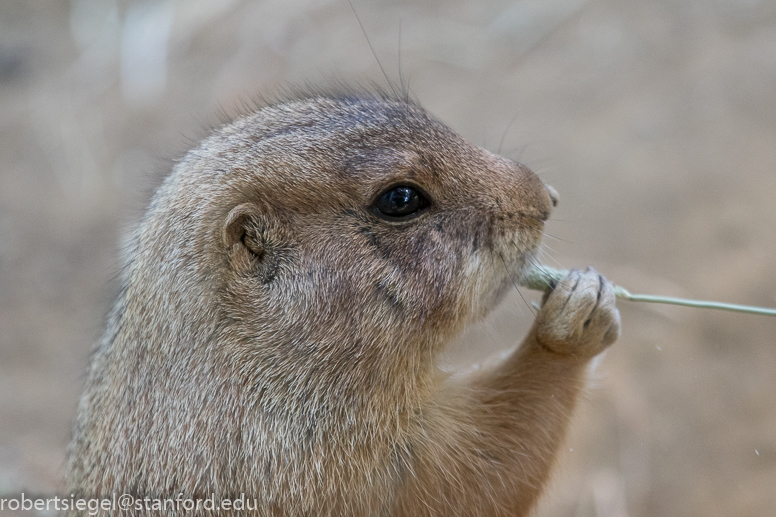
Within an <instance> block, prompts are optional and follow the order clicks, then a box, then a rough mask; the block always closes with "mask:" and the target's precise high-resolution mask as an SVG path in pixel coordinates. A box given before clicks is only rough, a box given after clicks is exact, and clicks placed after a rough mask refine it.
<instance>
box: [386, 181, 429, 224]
mask: <svg viewBox="0 0 776 517" xmlns="http://www.w3.org/2000/svg"><path fill="white" fill-rule="evenodd" d="M429 204H430V203H429V201H428V199H426V197H425V196H424V195H423V194H421V193H420V192H419V191H418V190H417V189H415V188H414V187H410V186H406V185H401V186H398V187H392V188H390V189H388V190H386V191H385V192H383V193H382V194H380V195H379V196H377V200H376V201H375V204H374V208H375V211H376V213H377V215H378V216H381V217H383V218H384V219H389V220H391V219H402V218H405V217H409V216H411V215H414V214H416V213H418V212H420V211H421V210H423V209H424V208H426V207H427V206H428V205H429Z"/></svg>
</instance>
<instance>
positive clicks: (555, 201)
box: [545, 185, 560, 207]
mask: <svg viewBox="0 0 776 517" xmlns="http://www.w3.org/2000/svg"><path fill="white" fill-rule="evenodd" d="M545 187H547V192H548V193H549V194H550V199H551V200H552V206H553V207H555V206H558V201H559V200H560V195H559V194H558V191H557V190H555V188H554V187H552V186H551V185H545Z"/></svg>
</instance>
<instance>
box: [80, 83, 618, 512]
mask: <svg viewBox="0 0 776 517" xmlns="http://www.w3.org/2000/svg"><path fill="white" fill-rule="evenodd" d="M407 183H410V184H414V185H417V186H418V187H420V188H421V189H423V191H424V192H425V193H427V194H428V197H429V199H430V200H431V206H430V207H429V208H428V209H427V210H426V211H425V212H424V213H423V214H422V215H420V216H419V217H416V218H414V219H411V220H409V221H407V222H400V223H395V222H388V221H385V220H383V219H380V218H378V217H377V216H376V215H375V214H374V213H373V211H372V210H371V209H370V208H369V207H370V206H371V204H372V203H373V201H374V199H375V197H376V196H377V195H378V194H379V193H380V192H382V191H383V190H384V189H385V188H387V187H389V186H391V185H394V184H407ZM550 192H551V191H550V190H548V188H546V187H545V185H544V184H543V183H542V182H541V181H540V180H539V179H538V178H537V177H536V176H535V175H534V174H533V173H532V172H531V171H530V170H528V169H527V168H525V167H523V166H521V165H519V164H516V163H514V162H512V161H510V160H507V159H504V158H501V157H499V156H496V155H494V154H491V153H489V152H487V151H485V150H482V149H480V148H477V147H475V146H473V145H471V144H469V143H468V142H466V141H465V140H463V139H462V138H461V137H460V136H458V135H456V134H455V133H453V132H452V131H450V130H449V129H448V128H447V127H445V126H444V125H442V124H441V123H439V122H438V121H436V120H434V119H433V118H431V117H430V116H429V115H427V114H426V113H425V112H424V111H423V110H422V109H421V108H419V107H417V106H415V105H413V104H411V103H408V102H405V101H402V100H392V99H388V98H379V97H378V96H372V95H361V96H348V95H343V96H339V97H338V96H328V97H327V96H313V97H311V98H307V99H302V100H297V101H290V102H286V103H281V104H277V105H273V106H268V107H264V108H262V109H259V110H258V111H256V112H255V113H253V114H250V115H248V116H246V117H244V118H242V119H239V120H237V121H235V122H233V123H230V124H227V125H225V126H224V127H222V128H221V129H219V130H217V131H215V132H214V133H213V134H212V135H211V136H210V137H209V138H207V139H205V140H204V141H203V142H202V144H201V145H200V146H199V147H197V148H196V149H194V150H192V151H190V152H189V153H188V154H187V155H186V156H185V158H183V160H182V161H181V162H180V163H178V164H177V165H176V166H175V168H174V169H173V172H172V174H171V175H170V176H169V177H168V178H167V179H166V180H165V182H164V183H163V185H162V186H161V187H160V188H159V190H158V191H157V193H156V195H155V196H154V198H153V201H152V202H151V205H150V207H149V208H148V211H147V213H146V215H145V217H144V218H143V220H142V222H141V224H140V226H139V228H138V230H137V232H136V235H135V240H134V246H133V249H132V251H131V253H130V254H129V259H128V265H127V267H126V270H125V272H124V276H123V289H122V292H121V295H120V296H119V299H118V301H117V302H116V305H115V307H114V310H113V312H112V315H111V317H110V321H109V325H108V329H107V331H106V333H105V336H104V338H103V339H102V341H101V343H100V344H99V346H98V348H97V350H96V352H95V355H94V358H93V360H92V364H91V369H90V373H89V379H88V382H87V385H86V389H85V391H84V395H83V398H82V400H81V403H80V406H79V412H78V419H77V422H76V427H75V436H74V439H73V442H72V445H71V450H70V469H69V477H68V482H69V487H70V488H71V490H72V491H73V492H74V493H76V494H80V495H83V496H89V497H96V496H109V495H110V494H112V493H117V494H121V493H133V494H135V495H139V496H148V497H164V496H172V497H175V496H177V495H178V494H181V493H182V494H185V495H188V496H198V497H209V496H210V495H211V494H215V496H216V498H217V499H218V498H222V497H237V496H239V495H240V494H245V496H246V497H251V498H253V497H255V498H257V499H258V501H259V502H260V511H259V512H257V514H258V515H289V516H303V515H311V516H312V515H353V516H356V515H404V516H418V515H524V514H526V513H527V512H529V511H530V509H531V508H532V507H533V506H534V503H535V501H536V499H537V497H538V495H539V494H540V492H541V489H542V487H543V486H544V484H545V482H546V480H547V478H548V473H549V469H550V467H551V465H552V463H553V458H554V456H555V452H556V450H557V449H558V447H559V446H560V444H561V441H562V440H563V436H564V432H565V429H566V427H567V423H568V420H569V416H570V414H571V412H572V409H573V407H574V403H575V399H576V397H577V394H578V392H579V390H580V388H581V386H582V385H583V381H584V372H585V366H586V364H587V362H588V360H589V359H590V358H591V357H593V356H594V355H595V354H597V353H598V352H600V351H601V350H603V349H604V348H605V347H606V346H608V345H609V344H611V343H612V342H613V341H614V339H615V338H616V336H617V333H618V328H619V327H618V322H619V316H618V315H617V310H616V308H615V307H614V297H613V295H612V293H611V286H610V285H609V284H608V282H606V281H605V280H603V279H602V278H600V277H599V276H598V275H597V274H596V273H595V272H592V271H588V272H585V273H580V272H572V274H570V275H569V277H567V278H566V279H565V280H563V281H562V282H561V283H560V284H559V285H558V287H556V289H555V291H554V292H553V293H552V294H550V295H549V296H548V297H547V298H546V300H545V303H544V305H543V308H542V310H541V311H540V313H539V315H538V317H537V320H536V322H535V323H534V325H533V327H532V329H531V330H530V331H529V333H528V336H527V337H526V339H525V341H524V342H523V344H522V346H520V347H519V348H518V349H517V350H516V351H515V352H514V353H513V354H512V356H511V357H509V358H507V359H506V360H505V361H503V362H502V363H501V364H500V365H498V366H496V367H495V368H494V369H492V370H490V371H488V372H480V373H478V374H477V375H476V376H473V377H469V378H446V377H445V376H444V375H443V374H441V373H440V371H439V370H438V369H437V367H436V358H437V355H438V354H439V352H440V351H441V350H442V349H443V347H444V346H445V344H446V343H447V342H448V341H449V340H450V338H451V337H453V336H454V335H455V334H457V333H458V332H459V331H460V330H461V328H462V327H463V326H464V325H466V324H467V323H469V322H471V321H473V320H476V319H478V318H481V317H483V316H485V315H486V314H487V313H488V311H489V310H490V309H491V308H492V307H493V306H494V305H495V304H496V303H497V302H498V301H499V300H500V298H501V297H502V295H503V294H504V293H505V292H506V291H507V290H508V289H509V288H510V287H511V286H512V285H513V280H514V279H515V278H517V277H518V276H519V274H520V272H521V271H522V270H523V268H524V267H525V265H526V264H527V263H528V261H529V260H531V257H532V255H533V253H534V250H535V249H536V247H537V245H538V243H539V240H540V235H541V230H542V228H543V223H544V221H545V219H546V218H547V217H548V215H549V213H550V209H551V206H552V203H553V202H554V196H553V195H552V194H551V193H550ZM217 513H219V514H221V515H231V513H230V512H223V511H222V512H217Z"/></svg>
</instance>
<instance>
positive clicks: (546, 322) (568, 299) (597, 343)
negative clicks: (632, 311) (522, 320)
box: [535, 268, 620, 358]
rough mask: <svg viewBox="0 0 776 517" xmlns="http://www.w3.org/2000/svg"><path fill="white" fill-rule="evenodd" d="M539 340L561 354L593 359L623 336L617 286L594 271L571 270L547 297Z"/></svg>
mask: <svg viewBox="0 0 776 517" xmlns="http://www.w3.org/2000/svg"><path fill="white" fill-rule="evenodd" d="M535 328H536V339H537V341H538V342H539V344H540V345H541V346H543V347H545V348H546V349H548V350H550V351H552V352H555V353H557V354H564V355H573V356H577V357H580V358H590V357H593V356H595V355H596V354H599V353H600V352H602V351H603V350H604V349H605V348H606V347H608V346H609V345H611V344H612V343H614V341H615V340H616V339H617V337H618V336H619V335H620V313H619V311H618V310H617V307H616V306H615V296H614V286H612V284H611V283H610V282H609V281H608V280H607V279H605V278H604V277H603V276H601V275H600V274H598V272H597V271H596V270H594V269H593V268H587V269H586V270H585V271H579V270H576V269H574V270H571V271H570V272H569V274H568V275H567V276H566V277H565V278H563V279H562V280H561V281H559V282H558V285H556V286H555V289H553V290H552V292H550V293H549V294H548V295H546V296H545V300H544V303H543V305H542V308H541V310H540V311H539V314H538V315H537V316H536V327H535Z"/></svg>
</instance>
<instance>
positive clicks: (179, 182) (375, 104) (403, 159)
mask: <svg viewBox="0 0 776 517" xmlns="http://www.w3.org/2000/svg"><path fill="white" fill-rule="evenodd" d="M553 203H554V194H553V193H552V190H551V189H548V187H546V186H545V185H544V184H543V183H542V182H541V180H539V178H537V177H536V176H535V175H534V174H533V173H532V172H531V171H530V170H529V169H527V168H526V167H524V166H522V165H520V164H517V163H515V162H513V161H511V160H508V159H505V158H502V157H500V156H497V155H494V154H492V153H490V152H488V151H486V150H483V149H481V148H479V147H476V146H474V145H472V144H470V143H468V142H467V141H465V140H464V139H463V138H461V137H460V136H458V135H457V134H456V133H454V132H453V131H451V130H450V129H448V128H447V127H446V126H444V125H443V124H442V123H440V122H438V121H436V120H435V119H433V118H432V117H431V116H429V115H428V114H427V113H426V112H425V111H424V110H423V109H421V108H420V107H418V106H416V105H413V104H411V103H407V102H403V101H400V100H386V99H381V98H377V97H372V96H364V97H340V98H325V97H314V98H310V99H306V100H299V101H294V102H289V103H285V104H279V105H274V106H269V107H265V108H262V109H260V110H258V111H257V112H255V113H253V114H251V115H249V116H247V117H244V118H242V119H239V120H237V121H235V122H233V123H231V124H229V125H227V126H225V127H223V128H221V129H220V130H218V131H216V132H215V133H214V134H213V135H212V136H210V137H209V138H207V139H206V140H205V141H204V142H203V143H202V144H201V145H200V146H199V147H198V148H196V149H194V150H192V151H191V152H190V153H189V154H188V155H187V156H186V157H185V158H184V159H183V160H182V162H181V163H179V164H178V165H177V166H176V168H175V169H174V172H173V174H172V175H171V176H170V177H169V178H168V179H167V180H166V181H165V183H164V185H163V186H162V188H161V189H160V190H159V192H158V193H157V195H156V196H155V198H154V201H153V203H152V206H151V209H150V211H149V214H148V216H147V218H146V220H145V221H144V222H143V227H142V228H141V231H140V232H139V233H138V235H139V242H138V250H139V254H140V256H139V257H138V259H139V260H138V261H136V264H135V266H136V267H135V268H134V273H135V274H136V275H137V276H138V279H140V278H146V279H147V280H144V281H143V283H146V282H152V283H157V282H161V284H159V285H158V287H157V289H159V290H162V291H170V287H173V289H172V291H173V293H174V292H175V291H176V288H177V287H180V288H181V289H183V286H185V285H188V286H190V287H193V288H194V291H195V292H196V291H201V293H200V296H199V297H195V298H193V299H192V296H191V295H185V294H184V296H183V298H176V297H175V296H172V295H171V296H172V299H170V300H168V303H172V304H173V305H175V306H176V307H178V309H177V310H179V311H183V312H184V313H185V312H186V311H188V310H189V309H190V308H193V307H194V306H197V305H199V308H198V309H197V310H195V313H194V314H190V317H192V318H196V317H197V316H196V313H200V312H201V311H206V312H207V311H210V312H212V311H222V312H223V314H227V315H228V321H224V322H222V324H223V325H224V326H226V327H231V328H232V329H233V331H234V332H235V333H236V334H239V341H240V342H241V343H243V344H246V343H248V342H252V343H274V344H276V346H281V344H282V343H286V344H288V346H290V347H292V348H293V347H294V346H299V347H312V350H324V349H328V350H330V351H335V350H337V347H340V350H339V352H340V353H342V354H346V353H347V352H348V351H347V350H344V349H342V348H348V347H355V348H354V349H353V350H350V352H354V353H356V352H359V351H363V350H364V349H368V348H370V347H384V346H388V345H389V344H396V343H408V342H415V343H416V345H414V346H432V347H434V346H436V345H437V344H438V343H439V342H440V341H442V340H444V338H446V337H448V336H449V335H450V334H451V333H454V332H456V331H457V330H458V329H460V328H461V326H462V325H463V324H465V323H467V322H468V321H470V320H472V319H473V318H478V317H480V316H482V315H484V314H485V313H487V311H488V310H489V309H490V308H491V307H492V306H493V305H494V303H495V302H497V301H498V299H499V298H500V296H501V295H502V294H503V293H504V291H505V290H506V289H507V287H509V286H511V285H512V282H513V281H514V280H515V279H516V278H517V277H518V276H519V274H520V272H521V269H522V267H523V266H524V265H525V263H526V261H527V260H528V259H529V258H530V257H531V255H532V254H533V252H534V250H535V248H536V246H537V245H538V243H539V240H540V235H541V230H542V228H543V223H544V221H545V219H547V217H548V215H549V213H550V209H551V207H552V205H553ZM151 252H153V253H151ZM175 262H177V263H178V265H177V266H176V267H172V265H173V263H175ZM510 276H511V278H510ZM200 302H203V303H200ZM181 316H183V314H180V313H178V314H172V317H174V318H176V320H180V319H181V318H180V317H181ZM208 319H211V318H208ZM184 321H185V318H184ZM235 322H238V323H239V324H237V325H233V323H235ZM184 326H185V324H184ZM303 343H304V344H303ZM417 343H423V344H421V345H417ZM312 350H308V351H312ZM338 355H339V354H338Z"/></svg>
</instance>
